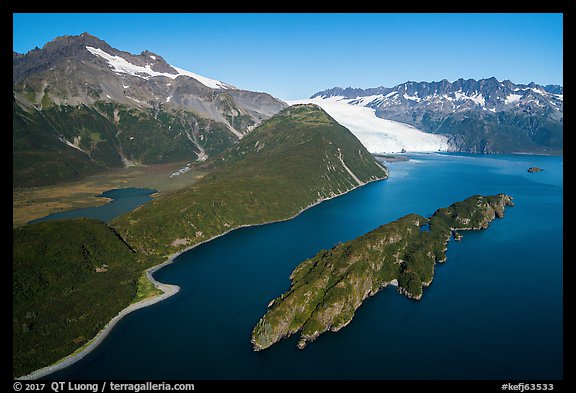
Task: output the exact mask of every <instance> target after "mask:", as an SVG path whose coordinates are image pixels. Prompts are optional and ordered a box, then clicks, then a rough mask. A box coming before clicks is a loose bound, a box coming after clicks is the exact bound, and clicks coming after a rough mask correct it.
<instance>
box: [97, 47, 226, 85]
mask: <svg viewBox="0 0 576 393" xmlns="http://www.w3.org/2000/svg"><path fill="white" fill-rule="evenodd" d="M86 49H87V50H88V51H89V52H90V53H92V54H93V55H94V56H99V57H101V58H103V59H104V60H106V61H107V62H108V64H109V65H110V66H111V67H112V68H113V69H114V72H115V73H117V74H128V75H132V76H136V77H138V78H142V79H150V78H153V77H157V76H165V77H167V78H170V79H176V77H178V76H180V75H184V76H188V77H190V78H193V79H196V80H197V81H198V82H200V83H202V84H203V85H204V86H206V87H209V88H211V89H236V88H235V87H234V86H232V85H229V84H227V83H224V82H220V81H218V80H215V79H210V78H206V77H204V76H201V75H198V74H195V73H193V72H190V71H187V70H185V69H183V68H179V67H175V66H173V65H171V66H170V67H172V68H173V69H174V70H176V72H177V73H176V74H170V73H168V72H158V71H154V70H153V69H152V68H151V64H146V66H144V67H143V66H139V65H136V64H132V63H130V62H129V61H128V60H126V59H124V58H123V57H120V56H115V55H111V54H109V53H107V52H104V51H103V50H102V49H100V48H94V47H91V46H86ZM150 57H151V58H153V59H154V60H156V58H155V57H154V56H150Z"/></svg>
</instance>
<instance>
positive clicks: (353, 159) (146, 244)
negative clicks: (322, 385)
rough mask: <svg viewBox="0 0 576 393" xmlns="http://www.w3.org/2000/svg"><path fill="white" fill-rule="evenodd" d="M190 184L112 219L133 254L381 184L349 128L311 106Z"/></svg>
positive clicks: (264, 129) (284, 115) (290, 111)
mask: <svg viewBox="0 0 576 393" xmlns="http://www.w3.org/2000/svg"><path fill="white" fill-rule="evenodd" d="M209 164H210V165H211V169H212V172H211V173H210V174H208V175H206V176H204V178H202V179H201V180H199V181H198V182H196V183H194V184H193V185H192V186H190V187H187V188H184V189H181V190H177V191H174V192H171V193H166V194H164V195H160V196H159V197H158V198H156V199H155V200H154V201H152V202H151V203H149V204H146V205H144V206H142V207H140V208H138V209H136V210H135V211H133V212H131V213H128V214H125V215H123V216H121V217H118V219H116V220H114V221H113V222H112V226H113V227H114V228H115V229H116V230H117V231H118V233H120V235H121V236H122V237H123V238H124V239H125V240H126V241H127V242H128V243H129V244H130V245H131V246H132V247H134V248H135V249H136V250H138V251H141V252H143V253H145V254H155V255H166V254H170V253H175V252H178V251H182V250H184V249H187V248H190V247H192V246H194V245H195V244H199V243H202V242H205V241H207V240H209V239H212V238H213V237H215V236H219V235H221V234H223V233H226V232H228V231H230V230H232V229H235V228H239V227H242V226H246V225H256V224H264V223H267V222H272V221H279V220H286V219H289V218H291V217H293V216H295V215H296V214H298V213H300V212H301V211H303V210H305V209H307V208H309V207H310V206H313V205H315V204H317V203H319V202H321V201H323V200H325V199H328V198H332V197H335V196H338V195H341V194H344V193H346V192H348V191H351V190H353V189H355V188H356V187H359V186H362V185H364V184H366V183H368V182H371V181H375V180H380V179H385V178H386V177H387V176H388V170H387V169H386V168H385V167H384V166H382V165H380V164H379V163H378V162H377V161H376V159H375V158H374V157H373V156H372V155H371V154H370V153H369V152H368V150H366V148H365V147H364V146H363V145H362V144H361V143H360V141H359V140H358V139H357V138H356V137H355V136H354V134H352V133H351V132H350V131H349V130H348V129H347V128H345V127H343V126H341V125H340V124H338V123H337V122H336V121H335V120H334V119H333V118H331V117H330V116H329V115H328V114H327V113H326V112H325V111H324V110H322V109H321V108H320V107H319V106H317V105H312V104H308V105H294V106H291V107H289V108H286V109H284V110H282V111H281V112H280V113H278V114H276V115H275V116H273V117H272V118H270V119H268V120H266V121H264V122H262V124H261V125H260V126H258V127H256V128H255V129H254V130H253V131H252V132H251V133H250V134H248V135H246V136H245V137H243V138H242V139H241V140H240V141H239V142H238V143H237V144H235V145H234V146H233V147H231V148H230V149H228V150H227V151H225V152H224V153H223V154H222V155H220V156H218V157H215V158H214V159H213V160H211V161H210V162H209Z"/></svg>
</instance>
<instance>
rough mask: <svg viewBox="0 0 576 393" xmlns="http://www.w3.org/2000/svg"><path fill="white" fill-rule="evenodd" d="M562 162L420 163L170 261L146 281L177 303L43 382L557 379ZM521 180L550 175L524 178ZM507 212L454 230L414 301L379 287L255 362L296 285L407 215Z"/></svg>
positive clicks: (452, 159)
mask: <svg viewBox="0 0 576 393" xmlns="http://www.w3.org/2000/svg"><path fill="white" fill-rule="evenodd" d="M562 163H563V160H562V157H549V156H535V155H502V156H500V155H499V156H483V155H456V154H418V155H412V159H411V160H410V161H408V162H397V163H392V164H389V165H388V166H389V168H390V178H389V179H387V180H385V181H380V182H376V183H372V184H369V185H366V186H365V187H362V188H360V189H358V190H355V191H353V192H351V193H348V194H346V195H344V196H341V197H339V198H335V199H333V200H330V201H326V202H324V203H322V204H320V205H318V206H316V207H314V208H312V209H310V210H308V211H306V212H304V213H302V214H301V215H300V216H298V217H296V218H295V219H292V220H290V221H286V222H280V223H274V224H269V225H265V226H260V227H252V228H243V229H240V230H237V231H233V232H231V233H229V234H227V235H226V236H223V237H221V238H218V239H215V240H213V241H211V242H209V243H206V244H203V245H201V246H199V247H197V248H195V249H193V250H190V251H189V252H187V253H185V254H182V255H181V256H180V257H178V258H177V261H176V263H174V264H172V265H170V266H168V267H166V268H164V269H162V270H160V271H159V272H157V273H156V274H155V277H156V278H157V279H158V280H160V281H162V282H166V283H170V284H176V285H179V286H180V287H181V291H180V292H179V293H178V294H177V295H176V296H173V297H172V298H170V299H168V300H167V301H164V302H161V303H159V304H157V305H155V306H152V307H149V308H145V309H142V310H139V311H137V312H135V313H133V314H130V315H129V316H127V317H126V318H124V319H123V320H122V321H120V323H119V324H118V325H117V326H116V327H115V328H114V329H113V330H112V332H111V333H110V335H109V336H108V337H107V338H106V339H105V340H104V342H103V343H102V344H101V345H100V346H99V347H98V348H97V349H95V350H94V351H93V352H92V353H90V354H89V355H87V356H86V358H84V359H83V360H81V361H80V362H78V363H76V364H74V365H73V366H71V367H69V368H67V369H64V370H61V371H60V372H57V373H54V374H52V375H50V376H49V378H50V379H92V378H95V379H98V378H102V379H191V380H199V379H518V380H530V379H560V378H562V366H563V364H562V355H563V352H562V351H563V349H562V348H563V330H562V261H563V251H562V246H563V244H562V241H563V240H562V230H563V216H562V208H563V200H562V190H563V177H562ZM530 166H539V167H542V168H544V171H543V172H539V173H533V174H530V173H528V172H527V169H528V168H529V167H530ZM501 192H503V193H507V194H509V195H511V196H513V197H514V202H515V204H516V206H515V207H510V208H507V210H506V213H505V218H504V219H502V220H498V219H497V220H495V221H494V222H493V223H492V224H491V225H490V228H488V229H487V230H483V231H473V232H468V231H463V232H462V234H463V235H464V238H463V239H462V241H461V242H453V241H452V242H450V243H449V245H448V251H447V257H448V259H447V261H446V262H445V263H444V264H439V265H437V266H436V272H435V276H434V281H433V282H432V284H431V285H430V287H428V288H426V289H425V290H424V295H423V297H422V300H421V301H413V300H409V299H407V298H406V297H404V296H401V295H399V294H397V293H396V291H395V289H394V288H393V287H388V288H385V289H384V290H382V291H381V292H379V293H378V294H377V295H375V296H374V297H371V298H369V299H367V300H366V301H365V302H364V304H363V305H362V306H361V307H360V308H359V309H358V311H357V312H356V315H355V317H354V320H353V321H352V322H351V323H350V324H349V325H348V326H347V327H345V328H344V329H342V330H341V331H340V332H338V333H326V334H324V335H322V336H320V337H319V338H318V339H317V340H316V341H315V342H313V343H311V344H309V345H308V346H307V347H306V349H304V350H302V351H300V350H298V349H297V348H296V342H297V337H296V336H295V337H291V338H289V339H286V340H283V341H281V342H279V343H278V344H276V345H274V346H273V347H271V348H270V349H268V350H265V351H262V352H253V351H252V346H251V344H250V335H251V331H252V328H253V327H254V325H255V324H256V322H257V321H258V319H259V318H260V317H261V316H262V315H263V314H264V313H265V311H266V305H267V304H268V302H269V301H270V300H271V299H273V298H275V297H277V296H279V295H280V294H281V293H282V292H284V291H286V290H287V289H288V288H289V285H290V282H289V275H290V273H291V271H292V270H293V269H294V267H296V266H297V265H298V264H299V263H300V262H302V261H303V260H304V259H306V258H309V257H311V256H313V255H314V254H315V253H316V252H318V251H319V250H320V249H327V248H330V247H332V246H333V245H334V244H336V243H338V242H339V241H346V240H349V239H352V238H354V237H356V236H359V235H361V234H363V233H366V232H368V231H370V230H372V229H374V228H376V227H378V226H380V225H382V224H385V223H387V222H390V221H393V220H395V219H397V218H399V217H401V216H403V215H405V214H408V213H411V212H414V213H418V214H422V215H426V216H428V215H430V214H432V213H433V212H434V211H435V210H436V209H437V208H440V207H445V206H448V205H450V204H452V203H453V202H455V201H458V200H462V199H464V198H467V197H469V196H471V195H474V194H483V195H486V194H496V193H501Z"/></svg>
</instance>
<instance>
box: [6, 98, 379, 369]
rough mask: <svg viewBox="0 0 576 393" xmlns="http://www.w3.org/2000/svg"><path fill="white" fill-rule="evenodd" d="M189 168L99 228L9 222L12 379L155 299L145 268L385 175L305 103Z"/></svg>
mask: <svg viewBox="0 0 576 393" xmlns="http://www.w3.org/2000/svg"><path fill="white" fill-rule="evenodd" d="M199 169H201V170H203V171H204V170H206V171H209V173H208V174H207V175H205V176H204V177H202V179H200V180H198V181H196V182H195V183H193V184H191V185H188V186H186V187H184V188H181V189H177V190H169V191H166V192H165V193H162V194H161V195H160V196H159V197H158V198H157V199H155V200H154V201H152V202H150V203H148V204H145V205H143V206H141V207H140V208H138V209H136V210H135V211H133V212H131V213H127V214H125V215H123V216H120V217H118V218H117V219H115V220H113V221H112V223H111V224H110V225H107V224H105V223H103V222H100V221H97V220H90V219H74V220H54V221H46V222H40V223H36V224H29V225H24V226H21V227H18V228H14V229H13V255H14V257H13V282H14V286H13V376H14V377H20V376H23V375H27V374H29V373H31V372H34V371H35V370H38V369H39V368H43V367H46V366H50V365H54V364H55V363H57V362H59V361H60V360H61V359H62V358H64V357H66V356H68V355H70V354H72V353H75V351H78V352H81V351H79V349H81V348H84V347H85V346H86V344H87V343H89V342H91V341H92V339H93V338H94V337H95V335H97V334H98V333H99V332H102V330H103V329H104V327H105V326H107V324H108V322H109V321H110V320H111V319H112V318H115V317H116V316H117V315H118V314H119V313H120V312H121V311H122V310H125V309H126V307H128V306H130V305H131V304H132V305H133V303H134V302H138V301H140V300H143V299H150V298H149V296H155V295H157V294H158V293H159V291H158V290H157V288H156V287H155V286H154V285H152V284H151V283H150V282H149V281H148V280H147V278H146V273H145V272H146V270H147V269H149V268H150V267H152V266H156V265H158V264H160V263H162V262H163V261H166V260H167V258H170V257H173V256H174V255H175V254H176V253H178V252H182V251H184V250H186V249H189V248H191V247H193V246H195V245H197V244H200V243H203V242H206V241H208V240H210V239H212V238H214V237H216V236H220V235H222V234H224V233H226V232H228V231H231V230H233V229H235V228H240V227H243V226H248V225H256V224H263V223H267V222H272V221H279V220H286V219H289V218H291V217H293V216H295V215H297V214H299V213H300V212H301V211H303V210H304V209H306V208H308V207H310V206H313V205H315V204H317V203H319V202H321V201H323V200H325V199H328V198H332V197H335V196H338V195H341V194H344V193H346V192H348V191H351V190H353V189H355V188H357V187H359V186H361V185H363V184H365V183H368V182H371V181H376V180H380V179H385V178H386V177H387V175H388V171H387V169H386V168H385V167H384V166H382V165H380V164H379V163H378V162H377V161H376V159H375V158H374V157H372V156H371V155H370V153H369V152H368V151H367V150H366V148H365V147H364V146H363V145H362V144H361V143H360V142H359V141H358V139H357V138H356V137H355V136H354V135H353V134H352V133H351V132H350V131H349V130H348V129H346V128H345V127H343V126H341V125H340V124H338V123H337V122H336V121H335V120H334V119H332V118H331V117H330V116H329V115H328V114H327V113H326V112H324V111H323V110H322V109H321V108H320V107H318V106H316V105H298V106H292V107H289V108H286V109H284V110H283V111H281V112H280V113H278V114H277V115H276V116H274V117H272V118H270V119H268V120H266V121H264V122H263V123H262V124H261V125H260V126H258V127H256V128H255V129H254V130H253V131H252V132H251V133H250V134H248V135H246V136H245V137H243V138H242V139H240V140H239V141H238V142H237V143H236V144H234V145H233V146H232V147H231V148H229V149H228V150H226V151H225V152H223V153H222V154H220V155H218V156H214V157H213V158H212V159H210V160H209V161H206V162H205V163H204V164H203V166H202V167H201V168H199ZM170 260H171V259H168V261H170ZM131 307H132V306H131Z"/></svg>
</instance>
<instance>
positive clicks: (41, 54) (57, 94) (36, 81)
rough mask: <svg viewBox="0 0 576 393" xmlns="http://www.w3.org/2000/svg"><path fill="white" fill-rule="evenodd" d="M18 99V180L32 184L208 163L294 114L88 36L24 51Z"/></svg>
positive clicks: (16, 82)
mask: <svg viewBox="0 0 576 393" xmlns="http://www.w3.org/2000/svg"><path fill="white" fill-rule="evenodd" d="M13 97H14V100H13V103H14V104H13V108H14V118H15V122H14V131H13V132H14V139H15V140H16V141H18V143H16V144H15V145H14V175H15V176H14V182H15V184H28V185H37V184H43V183H53V182H57V181H62V180H70V179H73V178H78V177H82V176H83V175H86V174H89V173H93V172H94V171H98V170H101V169H103V168H109V167H117V166H123V165H124V166H126V165H134V164H152V163H162V162H176V161H196V160H199V161H202V160H205V159H206V158H207V157H209V156H211V155H214V154H216V153H218V152H220V151H223V150H224V149H225V148H227V147H229V146H231V145H232V144H233V143H234V142H236V141H237V140H238V139H239V138H242V137H243V136H244V135H245V134H246V133H248V132H250V131H251V130H252V129H253V128H254V127H255V126H256V125H258V124H259V123H260V122H262V121H263V120H265V119H267V118H269V117H271V116H273V115H274V114H276V113H277V112H279V111H280V110H281V109H283V108H285V107H286V106H287V105H286V103H284V102H282V101H280V100H278V99H276V98H274V97H272V96H270V95H269V94H266V93H258V92H252V91H247V90H242V89H239V88H237V87H235V86H233V85H231V84H228V83H225V82H222V81H219V80H215V79H211V78H208V77H205V76H201V75H198V74H196V73H193V72H190V71H187V70H184V69H182V68H179V67H175V66H173V65H170V64H168V63H167V62H166V61H165V60H164V59H163V58H162V56H160V55H158V54H155V53H152V52H149V51H144V52H142V53H141V54H139V55H135V54H131V53H128V52H124V51H121V50H118V49H115V48H113V47H111V46H110V45H109V44H107V43H106V42H104V41H102V40H100V39H99V38H97V37H94V36H92V35H90V34H88V33H83V34H81V35H78V36H64V37H58V38H56V39H54V40H53V41H51V42H49V43H47V44H46V45H45V46H44V47H43V48H42V49H38V48H36V49H34V50H32V51H30V52H28V53H26V54H19V53H15V52H14V53H13ZM55 153H57V154H55ZM47 163H49V164H47Z"/></svg>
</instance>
